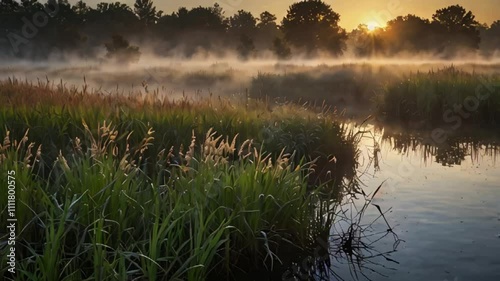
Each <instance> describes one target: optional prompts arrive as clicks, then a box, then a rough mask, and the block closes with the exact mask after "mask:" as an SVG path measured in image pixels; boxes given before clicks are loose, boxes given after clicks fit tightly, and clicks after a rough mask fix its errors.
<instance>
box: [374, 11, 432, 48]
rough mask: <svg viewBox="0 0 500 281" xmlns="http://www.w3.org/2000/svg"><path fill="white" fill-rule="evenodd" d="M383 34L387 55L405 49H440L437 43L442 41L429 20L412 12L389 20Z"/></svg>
mask: <svg viewBox="0 0 500 281" xmlns="http://www.w3.org/2000/svg"><path fill="white" fill-rule="evenodd" d="M381 36H382V40H383V42H384V51H385V52H386V54H387V55H392V54H397V53H399V52H403V51H404V52H413V53H415V52H424V51H438V50H437V49H436V43H437V42H439V41H440V38H439V36H438V35H436V32H435V30H434V29H433V28H432V25H431V23H430V22H429V20H427V19H423V18H421V17H418V16H415V15H412V14H408V15H406V16H399V17H396V18H395V19H393V20H390V21H388V22H387V26H386V28H385V30H384V31H383V32H381Z"/></svg>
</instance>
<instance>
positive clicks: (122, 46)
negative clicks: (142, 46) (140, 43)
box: [105, 35, 141, 64]
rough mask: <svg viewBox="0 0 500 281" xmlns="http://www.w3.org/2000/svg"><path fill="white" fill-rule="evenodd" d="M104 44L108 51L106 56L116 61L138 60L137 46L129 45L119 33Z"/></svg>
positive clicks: (139, 54)
mask: <svg viewBox="0 0 500 281" xmlns="http://www.w3.org/2000/svg"><path fill="white" fill-rule="evenodd" d="M105 46H106V50H107V51H108V53H107V54H106V58H108V59H112V60H114V61H115V62H118V63H125V64H128V63H132V62H138V61H139V59H140V57H141V52H139V47H137V46H130V43H129V42H128V41H127V40H125V38H123V37H122V36H119V35H114V36H113V37H112V40H111V42H108V43H106V44H105Z"/></svg>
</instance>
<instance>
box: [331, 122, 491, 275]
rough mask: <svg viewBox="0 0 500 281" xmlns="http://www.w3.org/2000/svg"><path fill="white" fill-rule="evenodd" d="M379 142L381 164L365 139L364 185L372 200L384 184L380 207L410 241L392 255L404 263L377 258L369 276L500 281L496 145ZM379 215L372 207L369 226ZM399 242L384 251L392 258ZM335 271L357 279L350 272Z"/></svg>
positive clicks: (379, 227)
mask: <svg viewBox="0 0 500 281" xmlns="http://www.w3.org/2000/svg"><path fill="white" fill-rule="evenodd" d="M374 135H375V141H376V143H378V144H379V148H380V150H379V152H380V153H379V155H378V159H379V161H378V162H379V163H378V165H374V163H373V162H370V161H368V156H369V155H370V154H373V151H374V148H375V146H374V139H373V138H365V139H363V141H362V144H361V149H362V150H363V155H362V156H361V159H360V160H361V162H362V163H361V164H362V165H361V166H362V169H361V170H363V172H361V174H360V179H361V180H362V182H363V183H364V185H366V186H364V187H363V189H364V190H365V191H366V192H367V193H368V192H373V191H374V190H375V189H376V188H377V187H378V186H379V185H380V184H381V183H383V182H384V181H385V182H384V183H383V185H382V187H381V189H380V190H379V192H378V193H377V195H376V196H375V199H374V200H373V203H375V204H378V205H379V206H380V207H381V209H382V210H383V211H387V210H389V212H388V213H387V214H386V218H387V220H388V221H389V223H390V225H391V227H392V228H393V230H394V232H395V233H396V234H397V235H398V236H399V239H401V240H404V242H401V244H399V246H398V247H397V251H396V252H394V253H392V254H391V255H390V258H391V259H393V260H395V261H397V262H398V263H394V262H390V261H387V260H386V259H384V258H378V259H374V260H372V261H373V262H375V263H377V264H371V265H369V267H370V268H372V269H373V270H374V271H373V272H372V271H370V270H364V271H363V272H364V273H365V274H366V275H367V276H368V277H369V278H370V279H372V280H376V281H378V280H398V281H405V280H425V281H444V280H449V281H468V280H471V281H475V280H478V281H498V280H500V164H499V163H498V161H497V155H498V154H499V153H498V150H496V149H494V147H495V146H493V147H491V146H487V145H485V143H484V142H483V143H481V142H476V141H474V142H473V141H465V142H462V141H457V142H453V145H452V146H448V147H447V148H446V149H443V148H440V149H436V148H433V147H429V146H424V145H422V144H419V143H418V141H416V140H415V139H413V138H408V137H404V139H403V140H401V136H396V137H394V136H388V135H387V134H386V133H383V132H377V133H374ZM363 166H364V167H363ZM377 166H378V167H377ZM365 168H366V171H365ZM391 208H392V209H391ZM378 214H379V213H378V211H377V209H376V208H369V209H368V211H367V213H366V215H365V217H364V220H365V221H367V222H370V221H371V220H373V219H374V218H376V217H377V216H378ZM386 229H387V226H386V224H385V223H384V221H383V220H381V219H379V220H377V221H376V223H375V224H374V232H377V231H382V232H383V231H385V230H386ZM393 243H394V240H393V239H383V240H381V241H379V242H377V248H379V250H380V251H382V252H384V251H390V250H392V248H393ZM334 270H335V272H337V273H339V275H341V276H342V277H343V278H344V279H345V280H350V279H352V277H351V275H350V273H349V270H348V269H347V266H342V265H339V266H337V267H336V268H334ZM361 279H362V278H361ZM332 280H336V279H335V278H333V277H332Z"/></svg>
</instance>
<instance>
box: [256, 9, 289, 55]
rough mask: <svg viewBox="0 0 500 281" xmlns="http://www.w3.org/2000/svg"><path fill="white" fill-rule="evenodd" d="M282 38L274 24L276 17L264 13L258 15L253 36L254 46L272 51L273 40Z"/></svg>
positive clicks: (276, 25)
mask: <svg viewBox="0 0 500 281" xmlns="http://www.w3.org/2000/svg"><path fill="white" fill-rule="evenodd" d="M277 37H283V34H282V32H281V31H280V30H279V29H278V24H276V16H275V15H273V14H271V13H269V12H267V11H265V12H262V13H260V16H259V18H258V23H257V31H256V35H255V43H256V46H258V48H260V49H268V50H269V49H274V39H276V38H277Z"/></svg>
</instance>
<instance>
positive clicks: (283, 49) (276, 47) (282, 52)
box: [273, 37, 292, 59]
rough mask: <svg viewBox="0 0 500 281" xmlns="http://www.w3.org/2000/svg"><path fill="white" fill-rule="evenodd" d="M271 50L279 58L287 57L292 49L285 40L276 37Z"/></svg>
mask: <svg viewBox="0 0 500 281" xmlns="http://www.w3.org/2000/svg"><path fill="white" fill-rule="evenodd" d="M273 52H274V54H275V55H276V56H277V57H278V58H279V59H289V58H290V57H291V55H292V50H291V49H290V47H289V46H288V44H287V43H286V41H285V40H283V39H281V38H278V37H276V38H275V39H274V41H273Z"/></svg>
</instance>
